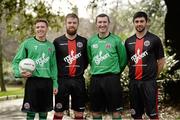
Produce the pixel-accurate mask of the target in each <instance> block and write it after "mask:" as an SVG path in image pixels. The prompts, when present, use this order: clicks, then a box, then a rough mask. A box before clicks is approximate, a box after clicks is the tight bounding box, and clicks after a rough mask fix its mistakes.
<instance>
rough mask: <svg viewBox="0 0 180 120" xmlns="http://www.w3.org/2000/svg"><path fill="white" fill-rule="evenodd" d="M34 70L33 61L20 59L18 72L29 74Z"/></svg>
mask: <svg viewBox="0 0 180 120" xmlns="http://www.w3.org/2000/svg"><path fill="white" fill-rule="evenodd" d="M35 69H36V64H35V62H34V60H32V59H30V58H25V59H22V60H21V61H20V62H19V71H20V72H22V71H24V70H25V71H29V72H33V71H34V70H35Z"/></svg>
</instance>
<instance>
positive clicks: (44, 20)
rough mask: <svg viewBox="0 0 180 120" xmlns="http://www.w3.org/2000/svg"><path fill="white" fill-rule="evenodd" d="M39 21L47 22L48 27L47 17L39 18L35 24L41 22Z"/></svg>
mask: <svg viewBox="0 0 180 120" xmlns="http://www.w3.org/2000/svg"><path fill="white" fill-rule="evenodd" d="M39 22H44V23H45V24H46V26H47V27H48V21H47V20H46V19H42V18H40V19H37V20H36V21H35V24H37V23H39Z"/></svg>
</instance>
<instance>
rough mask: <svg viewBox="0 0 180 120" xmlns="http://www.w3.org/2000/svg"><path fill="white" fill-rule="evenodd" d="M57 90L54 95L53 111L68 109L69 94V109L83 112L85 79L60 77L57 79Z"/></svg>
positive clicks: (85, 96)
mask: <svg viewBox="0 0 180 120" xmlns="http://www.w3.org/2000/svg"><path fill="white" fill-rule="evenodd" d="M58 84H59V88H58V89H59V90H58V91H59V92H58V94H57V95H56V96H55V107H54V111H56V112H63V111H65V110H68V109H69V96H70V95H71V109H73V110H74V111H78V112H84V110H85V103H86V99H87V94H86V88H85V79H84V78H83V77H82V78H61V79H59V80H58Z"/></svg>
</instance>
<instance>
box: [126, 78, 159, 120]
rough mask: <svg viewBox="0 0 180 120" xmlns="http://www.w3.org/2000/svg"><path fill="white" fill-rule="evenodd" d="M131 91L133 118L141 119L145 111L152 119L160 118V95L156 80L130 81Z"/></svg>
mask: <svg viewBox="0 0 180 120" xmlns="http://www.w3.org/2000/svg"><path fill="white" fill-rule="evenodd" d="M129 91H130V104H131V115H132V117H133V118H135V119H136V118H137V119H138V118H139V119H140V118H141V117H142V115H143V114H144V112H146V114H147V115H148V116H149V117H150V118H152V119H156V118H158V107H157V106H158V99H157V96H158V95H157V83H156V81H155V80H150V81H135V80H134V81H130V84H129ZM144 110H145V111H144Z"/></svg>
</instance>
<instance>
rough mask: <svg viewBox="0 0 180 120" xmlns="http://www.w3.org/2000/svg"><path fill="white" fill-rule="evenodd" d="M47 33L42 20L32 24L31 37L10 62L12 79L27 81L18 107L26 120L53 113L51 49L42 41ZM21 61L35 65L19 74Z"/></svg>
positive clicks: (54, 83)
mask: <svg viewBox="0 0 180 120" xmlns="http://www.w3.org/2000/svg"><path fill="white" fill-rule="evenodd" d="M47 30H48V22H47V21H46V20H44V19H38V20H36V21H35V36H34V37H31V38H28V39H26V40H25V41H24V42H23V43H22V44H21V45H20V47H19V49H18V52H17V54H16V55H15V57H14V59H13V62H12V66H13V71H14V74H15V77H23V78H27V79H26V84H25V95H24V101H23V105H22V111H23V112H26V113H27V120H33V119H34V117H35V113H39V119H43V120H46V119H47V112H48V111H51V110H53V93H54V94H57V92H58V89H57V88H58V84H57V64H56V57H55V48H54V45H53V44H52V43H51V42H50V41H48V40H47V39H46V33H47ZM24 58H31V59H32V60H34V61H35V63H36V69H35V71H34V72H32V73H31V72H28V71H25V70H24V71H22V72H20V71H19V62H20V61H21V60H22V59H24Z"/></svg>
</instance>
